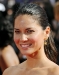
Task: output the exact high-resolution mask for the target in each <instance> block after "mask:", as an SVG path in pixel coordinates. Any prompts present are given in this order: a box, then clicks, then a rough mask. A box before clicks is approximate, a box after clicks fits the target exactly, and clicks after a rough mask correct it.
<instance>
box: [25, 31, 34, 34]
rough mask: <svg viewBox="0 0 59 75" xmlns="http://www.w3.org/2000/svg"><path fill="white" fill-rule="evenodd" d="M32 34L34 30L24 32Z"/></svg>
mask: <svg viewBox="0 0 59 75" xmlns="http://www.w3.org/2000/svg"><path fill="white" fill-rule="evenodd" d="M33 32H34V30H27V31H26V33H30V34H31V33H33Z"/></svg>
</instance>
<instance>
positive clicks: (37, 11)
mask: <svg viewBox="0 0 59 75" xmlns="http://www.w3.org/2000/svg"><path fill="white" fill-rule="evenodd" d="M24 14H26V15H31V16H32V17H33V19H35V20H36V21H37V22H38V23H39V25H41V26H42V28H43V30H45V29H46V27H47V26H50V24H49V22H48V17H47V15H46V12H45V10H44V9H43V8H41V7H40V6H39V5H37V4H34V3H27V4H23V5H22V6H20V7H19V9H18V11H17V12H16V15H15V18H14V21H15V19H16V18H17V16H19V15H24ZM44 50H45V53H46V56H47V57H48V58H49V59H50V60H52V61H54V62H56V59H57V58H56V57H57V52H56V51H57V50H56V47H55V43H54V40H53V37H52V31H51V34H50V36H49V38H48V40H47V45H44Z"/></svg>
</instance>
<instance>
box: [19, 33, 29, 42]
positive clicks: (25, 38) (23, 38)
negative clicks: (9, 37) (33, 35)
mask: <svg viewBox="0 0 59 75" xmlns="http://www.w3.org/2000/svg"><path fill="white" fill-rule="evenodd" d="M27 40H28V38H27V35H25V34H22V35H21V36H20V41H23V42H25V41H27Z"/></svg>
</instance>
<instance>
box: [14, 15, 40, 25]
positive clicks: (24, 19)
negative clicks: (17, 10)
mask: <svg viewBox="0 0 59 75" xmlns="http://www.w3.org/2000/svg"><path fill="white" fill-rule="evenodd" d="M14 24H15V26H31V25H32V26H35V25H36V26H40V25H39V24H38V22H37V20H35V19H34V17H32V16H31V15H19V16H18V17H16V19H15V23H14Z"/></svg>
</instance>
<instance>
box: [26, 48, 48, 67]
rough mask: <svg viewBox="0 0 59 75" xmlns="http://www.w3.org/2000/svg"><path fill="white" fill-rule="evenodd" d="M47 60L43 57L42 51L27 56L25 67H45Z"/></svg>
mask: <svg viewBox="0 0 59 75" xmlns="http://www.w3.org/2000/svg"><path fill="white" fill-rule="evenodd" d="M47 61H48V58H47V57H46V55H45V52H44V50H42V49H41V50H39V51H37V52H35V53H33V54H31V55H29V56H27V67H29V68H35V67H40V68H42V67H46V65H47V64H46V63H47Z"/></svg>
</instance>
